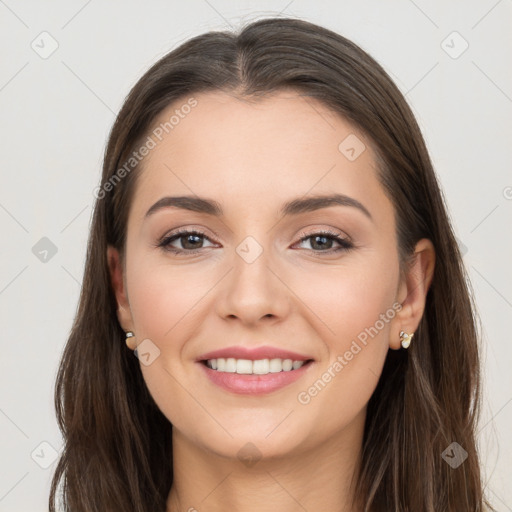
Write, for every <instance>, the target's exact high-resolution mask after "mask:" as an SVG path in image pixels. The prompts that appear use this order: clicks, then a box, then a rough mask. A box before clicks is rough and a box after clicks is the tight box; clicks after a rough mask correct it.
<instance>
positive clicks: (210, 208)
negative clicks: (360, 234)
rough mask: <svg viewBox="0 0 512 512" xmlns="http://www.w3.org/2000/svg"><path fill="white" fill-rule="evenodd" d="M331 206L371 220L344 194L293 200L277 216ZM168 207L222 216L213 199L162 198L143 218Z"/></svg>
mask: <svg viewBox="0 0 512 512" xmlns="http://www.w3.org/2000/svg"><path fill="white" fill-rule="evenodd" d="M331 206H350V207H352V208H357V209H358V210H360V211H361V212H362V213H364V215H366V217H368V218H369V219H371V220H373V218H372V216H371V214H370V212H369V211H368V210H367V208H365V206H363V205H362V204H361V203H360V202H359V201H358V200H357V199H354V198H352V197H349V196H346V195H344V194H330V195H318V196H309V197H306V198H297V199H293V200H292V201H288V202H287V203H285V204H284V205H283V206H282V208H281V210H280V211H279V214H280V215H282V216H289V215H299V214H301V213H306V212H312V211H316V210H320V209H322V208H329V207H331ZM169 207H173V208H180V209H182V210H189V211H193V212H199V213H205V214H207V215H214V216H215V217H222V216H223V215H224V212H223V209H222V206H221V205H220V204H219V203H218V202H217V201H214V200H213V199H206V198H202V197H198V196H174V197H171V196H166V197H162V198H161V199H159V200H158V201H157V202H156V203H155V204H154V205H153V206H151V208H150V209H149V210H148V211H147V212H146V215H145V218H147V217H149V216H151V215H153V214H154V213H156V212H157V211H159V210H161V209H163V208H169Z"/></svg>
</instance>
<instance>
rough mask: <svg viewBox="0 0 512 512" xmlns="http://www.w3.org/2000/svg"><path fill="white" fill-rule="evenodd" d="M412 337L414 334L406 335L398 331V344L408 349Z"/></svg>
mask: <svg viewBox="0 0 512 512" xmlns="http://www.w3.org/2000/svg"><path fill="white" fill-rule="evenodd" d="M413 336H414V334H407V333H406V332H404V331H400V342H401V344H402V347H403V348H409V345H410V344H411V340H412V337H413Z"/></svg>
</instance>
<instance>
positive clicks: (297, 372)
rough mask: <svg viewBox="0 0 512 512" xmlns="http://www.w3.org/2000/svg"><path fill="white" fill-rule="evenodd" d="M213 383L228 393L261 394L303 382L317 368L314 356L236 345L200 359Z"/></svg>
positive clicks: (198, 360) (269, 348)
mask: <svg viewBox="0 0 512 512" xmlns="http://www.w3.org/2000/svg"><path fill="white" fill-rule="evenodd" d="M196 363H198V364H199V366H200V368H202V370H203V372H204V374H205V375H206V377H207V378H208V379H209V381H210V382H211V383H213V384H215V385H216V386H218V387H220V388H222V389H223V390H224V391H229V392H231V393H235V394H244V395H258V394H264V393H270V392H272V391H277V390H279V389H281V388H283V387H285V386H288V385H289V384H291V383H292V382H295V381H296V380H298V379H300V378H301V377H302V376H304V375H305V374H306V373H308V372H309V369H310V368H311V367H312V366H313V365H314V363H315V360H314V359H313V358H312V357H309V356H305V355H303V354H299V353H296V352H291V351H288V350H283V349H278V348H275V347H268V346H267V347H258V348H256V349H247V348H245V347H242V346H234V347H230V348H225V349H221V350H216V351H214V352H209V353H207V354H203V355H201V356H200V357H198V358H197V359H196Z"/></svg>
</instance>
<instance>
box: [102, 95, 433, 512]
mask: <svg viewBox="0 0 512 512" xmlns="http://www.w3.org/2000/svg"><path fill="white" fill-rule="evenodd" d="M194 97H195V98H196V99H197V101H198V104H197V106H196V107H195V108H194V109H192V111H191V112H190V114H188V115H187V116H186V117H185V118H184V119H181V120H180V123H179V124H178V125H177V126H175V127H174V129H173V130H172V132H170V133H169V134H168V135H167V136H166V137H165V138H164V139H163V140H162V142H160V143H159V144H158V145H157V147H156V148H154V149H153V150H152V151H151V152H150V154H149V155H148V156H147V157H146V158H145V159H144V161H143V170H142V173H141V175H140V180H139V181H138V184H137V188H136V191H135V194H134V197H133V202H132V204H131V209H130V212H129V219H128V227H127V241H126V259H124V260H123V261H121V260H120V257H119V254H118V252H117V251H116V250H115V249H114V248H112V247H109V249H108V260H109V264H110V271H111V276H112V285H113V287H114V289H115V293H116V297H117V302H118V308H119V309H118V318H119V322H120V325H121V326H122V327H123V329H125V331H128V330H131V331H133V332H134V333H135V337H134V338H132V339H131V340H130V342H129V343H130V348H132V349H133V348H135V347H136V345H137V344H139V343H141V342H142V340H145V339H150V340H151V342H152V343H154V345H156V346H157V347H158V349H159V350H160V355H159V356H158V357H157V358H156V359H154V361H153V362H152V363H151V364H150V365H148V366H145V365H143V364H142V363H141V371H142V373H143V376H144V379H145V382H146V384H147V386H148V389H149V391H150V392H151V394H152V396H153V398H154V400H155V402H156V403H157V405H158V406H159V408H160V409H161V410H162V412H163V413H164V414H165V416H166V417H167V418H168V419H169V421H170V422H171V423H172V425H173V446H174V460H173V461H169V463H170V464H171V463H172V464H173V466H174V475H175V478H174V483H173V486H172V488H171V489H170V492H169V497H168V509H167V510H168V512H175V511H176V512H177V511H188V510H190V511H191V512H192V511H193V510H197V511H199V512H203V511H205V512H206V511H207V512H214V511H215V512H217V511H219V512H220V511H225V510H240V511H242V510H243V511H244V512H252V511H258V512H262V511H270V510H272V511H274V510H280V511H282V512H292V511H296V510H299V509H300V510H302V508H301V507H304V508H305V509H307V510H322V509H323V510H337V511H344V512H355V511H356V509H355V508H352V507H351V506H350V498H351V497H352V487H351V485H350V481H351V478H352V475H353V473H354V471H355V470H356V468H357V467H358V464H359V463H360V453H361V444H362V438H363V428H364V421H365V417H366V408H367V403H368V400H369V399H370V397H371V395H372V393H373V391H374V389H375V387H376V385H377V381H378V377H379V375H380V374H381V371H382V367H383V364H384V360H385V357H386V354H387V352H388V350H389V349H392V350H398V349H401V347H400V339H399V332H400V331H401V330H404V331H406V332H408V333H412V332H414V331H415V330H416V328H417V326H418V324H419V321H420V319H421V316H422V314H423V310H424V306H425V297H426V294H427V290H428V287H429V286H430V282H431V276H432V271H433V267H434V260H435V255H434V249H433V247H432V244H431V243H430V241H428V240H421V241H420V242H418V244H417V246H416V252H415V257H414V260H413V263H412V265H411V267H410V268H409V269H408V270H407V272H405V273H400V268H399V258H398V249H397V241H396V237H395V219H394V210H393V205H392V203H391V202H390V200H389V199H388V198H387V196H386V195H385V193H384V189H383V188H382V186H381V185H380V183H379V181H378V179H377V171H376V167H375V159H374V155H373V153H372V150H371V148H370V142H369V141H368V140H367V139H366V138H365V136H364V134H361V133H359V132H358V131H357V130H356V129H355V128H354V127H353V126H351V125H350V124H349V123H348V122H347V121H345V120H344V119H342V118H341V117H339V116H338V115H336V114H334V113H332V112H331V111H329V110H328V109H327V108H326V107H325V106H324V105H323V104H322V103H320V102H318V101H317V100H315V99H312V98H305V97H301V96H300V95H299V94H297V93H296V92H294V91H291V90H290V91H285V90H282V91H280V92H279V93H275V94H272V95H268V96H266V97H264V98H263V99H261V100H260V101H254V102H250V101H247V100H244V101H241V100H240V99H237V98H235V97H234V96H232V95H229V94H226V93H224V92H218V91H216V92H208V93H201V94H197V95H194ZM183 103H184V102H183ZM180 104H182V103H180ZM177 107H179V105H178V103H176V104H174V105H171V106H169V107H168V109H167V110H166V111H165V112H163V113H162V115H161V116H159V118H158V119H156V120H155V126H156V125H158V124H159V123H160V122H162V121H165V120H167V119H169V117H170V115H171V114H172V112H173V111H174V110H175V109H176V108H177ZM349 134H356V135H357V137H358V138H359V139H360V140H361V141H363V142H364V143H365V145H366V150H365V151H363V152H362V153H361V155H360V156H359V157H358V158H356V159H355V160H354V161H350V160H349V159H347V158H346V157H345V156H344V154H342V153H341V152H340V151H339V149H338V146H339V144H340V142H341V141H343V140H344V139H345V137H347V136H348V135H349ZM333 192H338V193H341V194H345V195H347V196H350V197H352V198H354V199H357V200H358V201H359V202H360V203H362V204H363V205H364V206H365V207H366V208H367V210H368V211H369V212H370V214H371V216H372V219H369V218H368V217H367V216H365V215H364V213H362V212H361V211H360V210H358V209H357V208H354V207H350V206H331V207H328V208H324V209H321V210H318V211H315V212H306V213H302V214H299V215H296V216H290V217H282V216H279V215H278V211H279V208H280V207H281V205H282V204H283V203H284V202H286V201H289V200H291V199H295V198H302V197H303V196H305V195H308V196H309V195H313V194H331V193H333ZM169 195H174V196H178V195H197V196H200V197H207V198H209V199H214V200H216V201H218V202H219V203H220V204H221V205H222V207H223V209H224V211H225V213H224V216H223V217H220V218H216V217H214V216H212V215H207V214H204V213H197V212H191V211H185V210H179V209H177V208H173V207H168V208H164V209H162V210H159V211H158V212H155V213H154V214H153V215H150V216H149V217H147V218H145V213H146V212H147V210H148V209H149V208H150V207H151V206H152V205H153V204H154V203H155V202H156V201H158V200H159V199H160V198H162V197H164V196H169ZM182 227H187V228H190V229H191V230H193V229H196V230H197V229H200V230H201V231H203V232H204V233H205V236H206V238H199V239H198V240H197V241H196V242H195V244H196V245H194V246H191V245H186V244H187V241H188V240H189V239H188V238H187V237H186V236H185V237H182V238H181V239H177V240H175V241H174V242H172V246H173V247H174V248H179V249H183V250H187V247H188V248H189V249H188V250H189V251H190V250H191V249H190V247H199V248H200V249H199V252H198V253H196V254H192V255H190V254H188V255H187V254H183V255H174V254H172V253H170V252H166V251H165V250H164V249H163V248H160V247H156V244H157V243H158V240H159V239H161V238H162V237H163V236H164V235H167V234H171V233H172V232H173V231H174V230H176V229H177V228H182ZM322 229H330V230H334V231H335V233H340V234H341V236H342V237H344V238H346V237H348V238H349V239H350V240H351V241H352V243H353V244H354V247H353V248H352V249H350V250H345V251H338V252H332V250H333V249H336V248H338V247H339V245H338V243H337V242H336V241H332V242H329V241H327V245H324V246H323V247H324V248H322V246H320V248H319V245H318V244H315V241H318V239H316V238H315V237H313V238H309V239H307V240H305V241H302V242H301V241H300V240H301V238H302V236H301V235H302V234H303V233H304V232H305V234H306V235H314V234H315V233H318V231H321V230H322ZM247 236H251V237H253V238H254V239H255V240H256V241H257V242H258V243H259V245H260V246H261V248H262V249H263V252H262V253H261V255H260V256H259V257H258V258H257V259H256V260H255V261H253V262H252V263H248V262H247V261H246V260H244V259H243V258H242V257H240V256H239V254H238V253H237V252H236V248H237V246H239V244H240V243H241V242H242V241H243V240H244V239H245V238H246V237H247ZM320 242H322V241H321V240H320ZM201 243H202V248H201ZM324 244H325V241H324ZM329 252H330V254H328V253H329ZM322 254H325V255H324V256H322ZM393 304H401V305H402V307H401V309H400V310H399V311H395V310H393V312H394V315H393V317H392V318H391V319H389V316H390V315H389V310H390V308H392V306H393ZM387 311H388V316H387V317H386V318H388V321H387V322H384V327H383V328H381V329H380V330H379V331H378V334H377V335H374V337H373V338H370V337H369V338H368V343H367V344H366V345H363V344H362V343H359V345H360V346H361V350H360V351H359V352H358V353H357V354H356V355H354V356H353V358H352V359H351V360H350V361H346V363H347V364H346V365H344V366H343V369H342V370H341V371H338V372H333V370H332V367H333V364H334V363H335V361H336V360H337V357H338V356H342V357H343V354H345V352H346V351H347V350H349V349H350V347H351V344H352V342H353V341H354V340H357V339H358V338H357V337H358V335H360V333H361V332H363V331H364V330H365V328H369V327H371V326H374V325H375V324H376V321H377V320H379V318H382V317H380V316H379V315H382V314H386V312H387ZM412 343H414V340H413V342H412ZM232 345H243V346H246V347H257V346H260V345H273V346H277V347H280V348H284V349H289V350H293V351H296V352H299V353H302V354H305V355H308V356H310V357H312V358H314V360H315V362H314V363H313V365H312V366H311V367H310V369H309V370H308V372H307V373H306V374H305V375H304V376H303V377H301V378H300V379H299V380H298V381H296V382H294V383H292V384H290V385H288V386H286V387H284V388H282V389H280V390H278V391H274V392H272V393H269V394H267V395H259V396H244V395H236V394H233V393H230V392H228V391H225V390H223V389H221V388H219V387H217V386H215V385H214V384H212V383H210V381H209V380H208V379H207V378H206V377H205V376H204V375H203V372H202V371H201V370H202V369H201V368H199V367H198V363H196V362H195V358H197V357H198V356H199V355H201V354H203V353H205V352H209V351H211V350H216V349H220V348H224V347H228V346H232ZM329 368H331V374H333V375H335V376H334V377H332V378H331V379H330V382H328V383H327V384H326V385H325V387H324V388H323V389H322V390H321V391H320V392H318V393H317V394H316V396H313V397H311V400H310V401H309V403H307V404H303V403H300V402H299V401H298V394H299V393H300V392H303V391H307V390H308V389H309V388H310V387H311V386H312V385H313V384H314V383H315V381H317V379H319V378H322V375H323V374H324V373H325V372H326V371H328V369H329ZM249 442H250V443H252V444H253V445H254V446H255V447H256V450H257V452H258V453H259V454H260V455H261V457H262V458H261V459H260V460H259V461H257V462H256V463H255V464H253V465H252V466H250V467H249V466H248V465H246V464H245V463H244V462H243V461H241V460H240V459H239V457H238V456H237V454H238V452H239V450H240V449H241V448H242V447H244V446H245V445H246V444H247V443H249ZM245 450H249V451H251V450H253V451H255V449H254V448H247V447H246V448H245Z"/></svg>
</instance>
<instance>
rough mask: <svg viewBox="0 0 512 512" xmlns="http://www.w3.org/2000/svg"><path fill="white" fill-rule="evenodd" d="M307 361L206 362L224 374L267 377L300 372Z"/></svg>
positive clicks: (240, 360)
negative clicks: (280, 373)
mask: <svg viewBox="0 0 512 512" xmlns="http://www.w3.org/2000/svg"><path fill="white" fill-rule="evenodd" d="M306 362H307V361H293V360H292V359H279V358H275V359H257V360H255V361H252V360H251V359H235V358H233V357H228V358H224V357H219V358H218V359H208V360H206V361H205V363H206V365H207V366H208V368H211V369H212V370H216V371H217V372H224V373H238V374H241V375H267V374H268V373H279V372H291V371H294V370H298V369H299V368H300V367H301V366H303V365H304V364H305V363H306Z"/></svg>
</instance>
